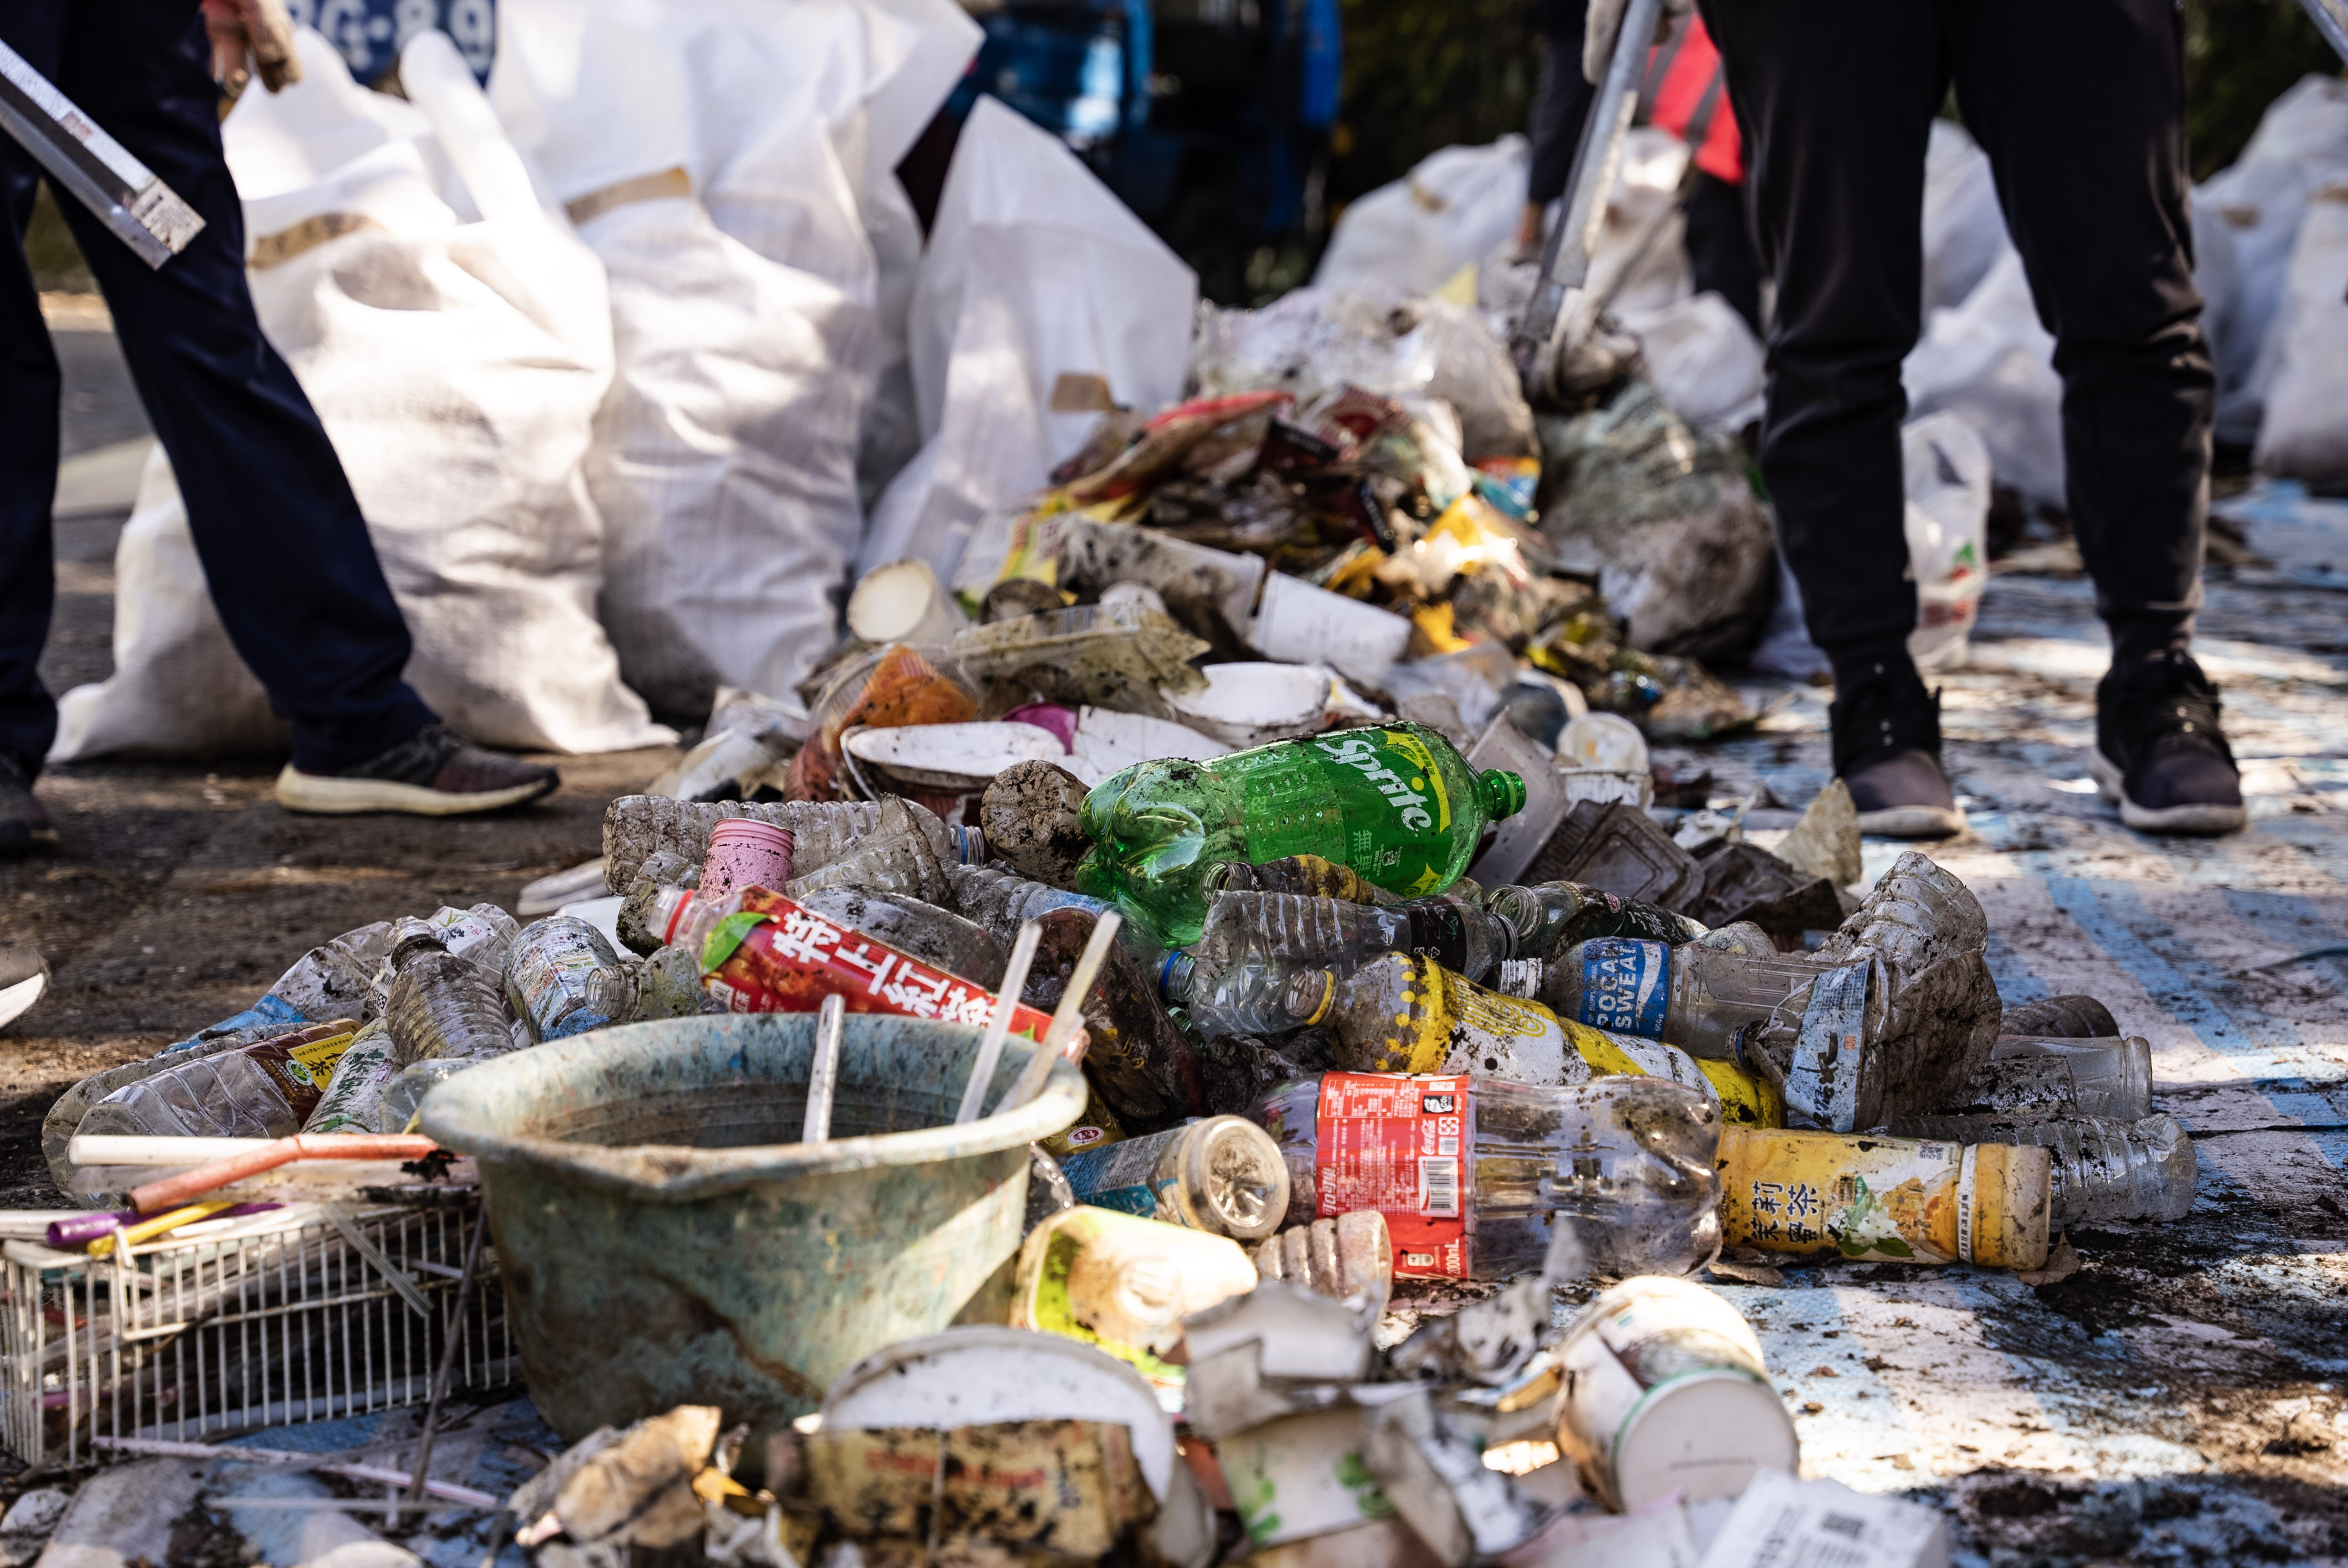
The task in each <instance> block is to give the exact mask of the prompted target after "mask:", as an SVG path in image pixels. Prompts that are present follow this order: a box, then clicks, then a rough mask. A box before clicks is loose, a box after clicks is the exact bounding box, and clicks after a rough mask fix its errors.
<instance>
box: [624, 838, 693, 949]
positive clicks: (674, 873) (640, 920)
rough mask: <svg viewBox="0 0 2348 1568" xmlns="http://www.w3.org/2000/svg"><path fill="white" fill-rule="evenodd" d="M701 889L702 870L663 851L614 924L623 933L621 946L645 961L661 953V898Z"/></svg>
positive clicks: (651, 860)
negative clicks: (663, 895) (665, 895)
mask: <svg viewBox="0 0 2348 1568" xmlns="http://www.w3.org/2000/svg"><path fill="white" fill-rule="evenodd" d="M700 886H701V868H700V867H699V866H688V865H687V864H685V858H684V856H677V855H671V854H669V853H668V852H667V851H666V850H662V851H660V852H659V853H657V854H655V855H653V856H649V857H647V858H646V860H645V861H644V866H643V868H642V869H641V870H639V871H638V872H637V874H636V879H635V881H634V882H633V883H631V884H630V885H629V886H628V890H627V892H626V894H625V895H624V896H623V902H622V904H621V905H620V914H619V917H618V919H617V920H615V921H614V922H613V925H614V926H615V927H616V928H617V929H618V931H619V933H620V946H622V947H623V948H627V949H628V951H630V952H632V953H635V954H637V955H639V956H641V957H644V958H649V957H651V956H652V955H653V954H654V953H656V952H659V951H660V949H661V947H662V943H661V938H660V932H659V929H658V927H657V921H658V919H659V915H658V908H659V907H660V905H661V895H662V894H664V893H667V892H671V891H680V892H685V893H693V892H697V891H698V890H699V889H700Z"/></svg>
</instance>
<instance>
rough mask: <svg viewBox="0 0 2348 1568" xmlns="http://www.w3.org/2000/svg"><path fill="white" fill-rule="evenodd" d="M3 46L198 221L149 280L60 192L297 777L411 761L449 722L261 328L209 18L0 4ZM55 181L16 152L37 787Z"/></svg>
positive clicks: (49, 720) (16, 641)
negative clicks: (411, 654)
mask: <svg viewBox="0 0 2348 1568" xmlns="http://www.w3.org/2000/svg"><path fill="white" fill-rule="evenodd" d="M0 38H5V39H6V40H7V42H8V44H9V46H11V47H12V48H14V49H15V51H16V52H17V53H18V54H20V55H22V56H25V58H26V60H27V61H29V62H30V63H31V64H32V66H33V67H34V68H35V69H36V70H38V71H40V72H41V73H42V74H43V75H45V76H46V77H48V78H49V79H50V80H51V81H53V82H55V83H56V84H57V87H58V88H59V89H60V90H61V91H62V92H64V93H65V95H66V96H67V97H69V98H71V99H73V101H74V102H75V104H76V105H77V106H78V107H79V108H81V110H82V111H83V112H84V113H85V114H87V115H88V116H89V117H90V118H92V119H93V120H95V121H97V122H98V124H99V125H100V126H103V127H104V128H106V129H107V131H108V133H110V134H111V135H112V136H113V137H114V138H115V139H116V140H117V141H119V142H120V143H122V145H123V146H124V147H126V148H128V149H129V150H130V151H131V153H132V154H133V155H134V156H136V157H137V158H138V159H139V160H140V161H141V162H143V163H145V164H146V165H147V167H148V168H149V169H153V170H154V171H155V172H156V173H157V174H159V175H160V176H161V177H162V178H163V179H164V181H165V182H166V183H167V184H169V185H170V187H171V189H172V190H176V191H178V192H179V193H180V196H181V197H182V198H184V199H185V200H187V202H188V204H189V205H190V206H191V207H193V208H194V209H195V210H197V211H198V212H199V213H201V214H202V216H203V220H204V230H203V232H202V233H201V234H199V235H197V236H196V238H195V240H194V241H192V242H191V244H190V245H189V246H188V248H187V249H186V250H185V251H182V252H181V253H180V254H179V255H178V256H175V257H173V258H172V259H171V260H170V261H166V262H165V263H164V264H163V266H162V268H161V269H160V271H150V270H149V268H148V266H147V264H146V262H144V261H140V260H139V258H138V257H137V256H135V255H133V254H132V253H131V251H130V250H129V247H128V246H126V245H124V244H123V243H122V241H119V240H118V239H116V238H115V237H114V235H113V234H112V233H111V232H110V231H108V230H107V229H106V227H105V226H104V225H103V224H101V223H99V222H98V220H97V219H96V218H94V217H93V216H91V215H90V213H89V212H88V210H86V209H84V208H83V207H82V205H81V204H80V203H79V202H78V201H77V200H74V199H73V198H72V197H70V196H67V195H66V194H64V193H63V192H59V193H58V205H59V206H60V207H61V208H62V209H63V210H64V212H65V215H66V221H67V224H69V225H70V226H71V228H72V230H73V234H74V239H75V240H76V241H77V242H78V243H79V244H80V246H81V251H82V254H83V255H84V256H85V257H86V258H88V261H89V266H90V271H91V272H95V273H96V274H97V276H98V286H99V287H100V288H102V289H103V290H104V291H105V292H106V302H107V304H108V308H109V309H110V310H111V311H112V312H113V314H114V324H115V330H116V332H117V333H118V334H119V336H120V340H121V343H122V352H123V357H124V358H125V359H126V360H128V361H129V366H130V374H131V378H132V379H133V381H135V382H136V383H137V384H138V387H139V399H140V400H141V401H142V402H143V403H145V405H147V416H148V418H149V421H150V422H151V423H152V424H153V425H154V427H155V434H156V436H158V437H159V438H160V440H161V441H162V443H163V450H164V451H165V452H166V453H168V454H169V455H170V459H171V467H172V470H173V471H174V472H175V473H176V474H177V475H178V477H179V481H180V494H181V496H182V497H185V499H186V502H187V509H188V526H189V530H190V531H191V533H192V534H193V535H194V537H195V545H196V553H197V555H198V557H199V558H200V559H201V560H202V562H203V567H204V577H205V579H206V580H207V581H208V582H209V583H210V584H211V594H212V602H213V604H214V605H215V606H216V607H217V608H218V609H219V610H220V618H221V624H222V625H223V626H225V627H226V628H227V629H228V635H229V641H231V642H232V643H234V644H235V645H236V651H237V653H238V654H239V656H240V657H242V659H243V660H244V661H245V663H246V665H247V666H248V667H250V668H251V669H252V672H253V674H254V675H255V676H256V677H258V678H259V680H260V682H261V683H262V685H263V687H264V688H265V689H266V690H267V691H268V692H269V701H270V705H271V706H272V707H273V708H274V709H275V710H276V712H278V714H279V715H280V716H281V717H283V718H284V719H285V720H287V721H288V722H289V723H291V724H292V726H293V764H294V766H296V767H298V768H301V769H302V770H303V771H304V772H305V773H331V772H335V771H336V770H338V769H341V768H344V767H346V766H348V765H350V764H354V763H357V762H361V761H364V760H365V759H366V758H368V757H371V756H374V755H375V754H376V753H379V752H382V751H386V750H387V749H389V748H390V747H392V746H395V745H397V744H398V743H400V742H401V741H404V740H406V739H407V737H408V736H410V735H412V734H414V733H416V732H417V730H418V729H420V728H422V727H423V726H424V725H425V724H427V723H430V722H431V720H432V711H431V710H430V709H428V708H427V707H426V706H425V705H424V702H423V700H422V699H421V698H419V697H417V695H416V693H415V692H412V691H410V690H409V689H408V688H407V684H406V683H405V682H402V681H401V680H400V678H399V675H400V671H401V670H403V669H404V668H406V666H407V657H408V647H409V645H408V637H407V622H406V621H404V620H402V619H401V618H400V613H399V606H398V605H397V603H396V602H395V601H394V600H393V599H392V597H391V588H390V585H389V584H388V583H386V582H385V580H384V576H383V568H382V566H381V565H380V564H379V563H378V562H377V561H376V556H375V546H374V544H373V542H372V541H371V540H369V539H368V538H367V531H366V520H365V519H364V518H361V517H360V515H359V507H358V501H357V499H356V498H355V497H353V496H352V494H351V487H350V482H349V480H347V479H346V478H345V477H344V476H343V466H342V464H341V462H340V461H339V460H337V459H336V457H335V449H334V446H332V444H330V443H329V442H328V441H327V439H326V432H325V429H324V426H323V425H320V424H319V423H318V415H316V413H315V412H314V411H313V410H312V409H311V407H310V400H309V399H308V398H306V397H304V395H302V388H301V386H300V385H299V384H296V383H295V381H294V379H293V372H292V371H290V370H288V369H286V367H285V362H284V361H283V360H282V359H280V358H279V357H278V355H277V351H276V350H274V349H273V348H271V347H270V346H269V341H268V340H267V339H266V338H264V337H263V336H262V333H261V323H260V322H259V321H258V320H257V319H256V318H255V317H254V315H253V310H252V293H251V292H250V291H249V290H248V289H247V287H246V285H245V276H244V220H243V214H242V210H241V209H240V208H239V206H238V203H237V194H236V186H235V184H234V182H233V181H232V180H231V179H230V178H229V172H228V165H227V164H226V163H225V162H223V161H222V159H221V136H220V95H219V89H218V88H217V87H214V86H213V84H212V79H211V71H210V68H209V66H210V49H209V46H208V45H207V42H206V39H205V36H204V29H203V24H202V21H201V18H200V17H199V16H198V15H197V9H196V0H5V3H0ZM248 90H250V91H252V92H262V91H264V90H265V89H264V88H263V87H262V86H261V84H260V82H259V80H258V79H257V78H256V79H255V81H254V82H253V84H252V87H250V88H249V89H248ZM41 178H42V172H41V169H40V166H39V165H38V164H36V162H34V160H33V159H32V156H31V155H30V154H29V153H26V151H25V150H24V149H21V148H19V147H18V146H16V144H15V142H14V141H12V140H10V139H8V138H5V136H0V181H5V186H0V195H5V218H6V220H7V222H8V223H9V224H10V225H11V228H12V233H13V236H14V238H15V241H17V242H16V243H15V244H13V245H0V755H5V756H7V757H8V758H10V759H11V760H12V761H14V762H15V763H16V764H18V765H19V766H21V767H22V768H23V769H24V770H25V772H26V774H28V775H29V774H32V773H33V772H35V771H36V770H37V769H38V767H39V765H40V763H41V759H42V757H43V756H44V754H45V753H46V752H47V751H48V748H49V742H50V740H51V738H52V737H53V736H54V735H55V734H56V733H57V705H56V703H55V702H53V701H52V700H51V698H50V696H49V693H48V692H46V690H44V689H43V688H42V685H41V682H40V677H39V674H38V672H37V664H38V661H39V659H40V656H41V645H42V643H43V642H44V641H46V640H47V637H48V630H49V615H50V611H51V609H52V607H53V605H54V603H55V599H56V583H55V579H54V574H53V571H52V562H51V551H52V548H53V547H52V543H51V538H50V520H49V511H50V504H51V501H52V499H53V497H54V495H55V492H56V489H57V395H58V384H59V381H58V374H57V355H56V353H55V351H54V350H53V349H52V348H51V346H50V343H49V334H48V329H47V327H46V325H45V324H44V323H43V322H42V319H41V304H40V299H39V296H38V294H37V293H36V291H35V289H34V286H33V277H32V272H31V270H30V268H29V267H27V266H26V261H25V255H24V245H23V240H24V234H25V226H26V223H27V222H28V221H29V220H30V219H31V215H32V210H33V198H34V194H35V190H36V183H37V181H39V180H40V179H41Z"/></svg>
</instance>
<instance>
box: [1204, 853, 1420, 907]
mask: <svg viewBox="0 0 2348 1568" xmlns="http://www.w3.org/2000/svg"><path fill="white" fill-rule="evenodd" d="M1205 886H1206V890H1207V894H1208V896H1209V897H1213V896H1214V895H1215V894H1218V893H1302V894H1303V895H1305V896H1306V897H1312V898H1343V899H1344V900H1345V902H1347V903H1348V904H1376V903H1379V902H1382V901H1383V897H1384V894H1385V889H1383V888H1381V887H1379V886H1375V884H1374V883H1372V882H1371V881H1370V880H1369V879H1368V878H1367V877H1365V876H1363V875H1362V874H1361V873H1360V872H1358V871H1356V870H1354V868H1353V867H1352V866H1340V865H1338V864H1337V863H1336V862H1335V861H1334V860H1323V859H1322V858H1321V856H1317V855H1283V856H1281V857H1280V858H1279V859H1277V860H1267V861H1265V862H1264V863H1263V864H1262V865H1261V866H1250V865H1249V864H1247V862H1245V861H1243V860H1226V861H1224V862H1223V863H1222V864H1221V865H1220V866H1216V867H1215V868H1213V869H1212V870H1210V871H1209V872H1208V873H1207V879H1206V883H1205Z"/></svg>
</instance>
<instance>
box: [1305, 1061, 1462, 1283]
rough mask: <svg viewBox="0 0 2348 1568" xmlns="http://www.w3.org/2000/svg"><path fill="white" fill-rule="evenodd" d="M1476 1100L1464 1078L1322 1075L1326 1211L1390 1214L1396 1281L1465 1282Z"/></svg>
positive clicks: (1321, 1168)
mask: <svg viewBox="0 0 2348 1568" xmlns="http://www.w3.org/2000/svg"><path fill="white" fill-rule="evenodd" d="M1473 1094H1474V1091H1473V1089H1472V1088H1471V1087H1470V1083H1469V1081H1468V1079H1467V1078H1466V1077H1465V1076H1461V1077H1457V1078H1421V1077H1415V1076H1413V1075H1412V1074H1409V1073H1406V1072H1331V1073H1324V1074H1323V1076H1322V1079H1321V1108H1320V1121H1319V1124H1318V1127H1317V1128H1316V1135H1315V1138H1314V1141H1313V1184H1314V1187H1315V1189H1316V1191H1317V1192H1318V1194H1319V1196H1320V1213H1321V1214H1322V1215H1323V1217H1331V1216H1334V1215H1337V1214H1355V1213H1359V1212H1360V1211H1362V1210H1364V1209H1375V1210H1376V1211H1377V1212H1378V1213H1380V1214H1384V1215H1385V1217H1386V1230H1387V1232H1388V1233H1389V1234H1390V1235H1392V1236H1393V1237H1394V1253H1395V1276H1396V1277H1398V1278H1408V1279H1465V1278H1467V1277H1468V1184H1467V1179H1466V1178H1467V1175H1468V1168H1469V1167H1468V1160H1469V1157H1470V1156H1471V1154H1472V1153H1473V1151H1474V1146H1475V1142H1476V1102H1475V1100H1474V1098H1473Z"/></svg>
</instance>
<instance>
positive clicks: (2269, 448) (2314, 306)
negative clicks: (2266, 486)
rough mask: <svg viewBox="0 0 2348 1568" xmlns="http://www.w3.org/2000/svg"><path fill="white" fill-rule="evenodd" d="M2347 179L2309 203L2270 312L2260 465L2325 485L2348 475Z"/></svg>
mask: <svg viewBox="0 0 2348 1568" xmlns="http://www.w3.org/2000/svg"><path fill="white" fill-rule="evenodd" d="M2343 289H2348V182H2343V183H2342V184H2338V185H2333V186H2328V187H2326V188H2325V189H2324V190H2320V191H2318V192H2317V193H2316V195H2315V199H2314V200H2312V201H2310V202H2309V203H2308V204H2307V216H2306V217H2305V218H2303V219H2302V220H2301V221H2300V225H2299V243H2298V244H2297V245H2296V246H2294V247H2293V248H2292V250H2291V274H2290V282H2289V284H2288V286H2287V288H2286V290H2285V292H2284V296H2283V305H2282V309H2281V312H2280V313H2278V314H2277V315H2276V317H2275V330H2274V333H2273V336H2272V338H2271V342H2272V343H2274V345H2275V353H2274V376H2273V379H2272V380H2271V382H2269V383H2268V385H2267V392H2266V422H2265V423H2264V424H2263V425H2260V427H2259V444H2258V450H2257V462H2258V467H2259V471H2260V473H2262V474H2272V475H2277V476H2280V477H2290V478H2295V479H2305V480H2308V481H2310V482H2312V483H2316V484H2322V485H2324V486H2326V487H2330V486H2334V485H2337V484H2339V483H2340V482H2341V481H2342V480H2343V479H2348V300H2343V298H2342V294H2343Z"/></svg>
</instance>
